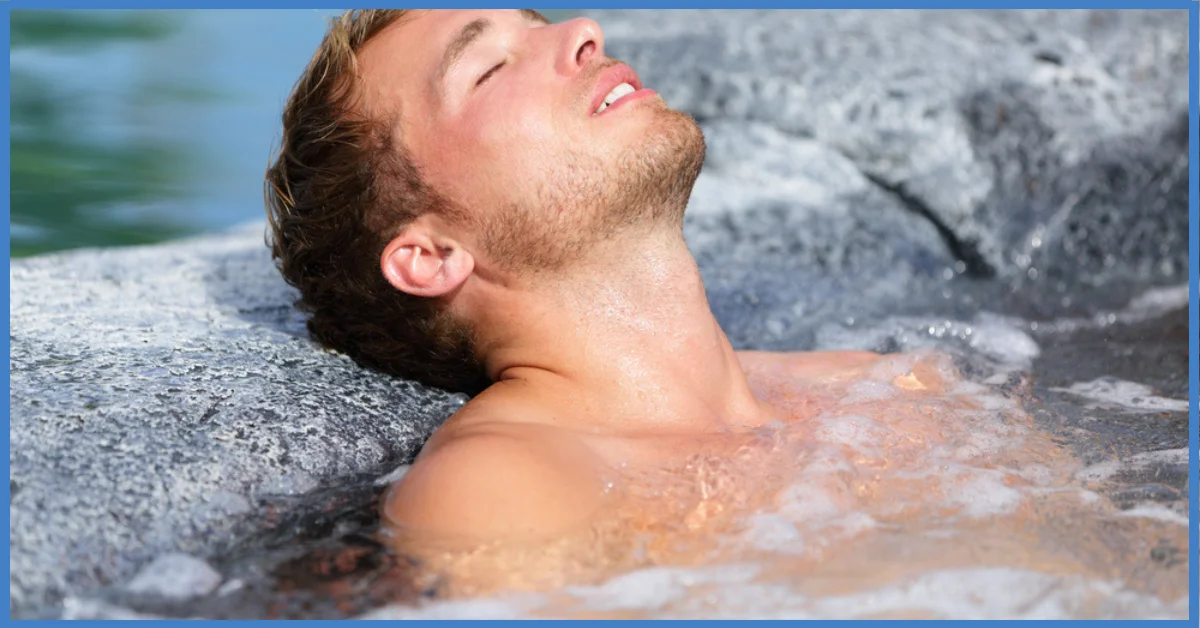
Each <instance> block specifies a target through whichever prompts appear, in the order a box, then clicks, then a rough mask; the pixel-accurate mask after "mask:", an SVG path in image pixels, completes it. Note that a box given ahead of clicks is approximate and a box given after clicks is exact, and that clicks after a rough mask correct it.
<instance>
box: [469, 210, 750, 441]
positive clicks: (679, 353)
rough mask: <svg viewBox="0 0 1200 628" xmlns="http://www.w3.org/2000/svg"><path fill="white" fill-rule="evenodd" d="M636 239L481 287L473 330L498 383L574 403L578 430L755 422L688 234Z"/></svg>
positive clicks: (609, 243) (610, 243)
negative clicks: (563, 265) (557, 267)
mask: <svg viewBox="0 0 1200 628" xmlns="http://www.w3.org/2000/svg"><path fill="white" fill-rule="evenodd" d="M640 236H641V237H638V238H636V244H635V243H634V240H635V238H633V237H627V238H618V239H614V240H610V241H606V242H604V243H601V244H599V245H598V246H596V247H595V249H594V250H592V251H590V252H589V254H588V255H587V257H586V259H583V260H581V261H580V263H578V264H575V265H573V266H572V269H570V270H568V271H556V272H555V273H554V274H553V276H552V277H551V276H548V275H549V273H547V274H544V275H538V276H530V277H525V278H523V279H521V280H517V281H508V282H505V284H504V285H500V284H498V283H485V284H484V285H482V286H480V287H479V289H478V290H477V291H476V295H475V296H476V299H474V301H475V303H476V304H477V305H480V306H482V307H476V308H473V310H474V311H475V313H476V316H475V318H476V322H477V326H476V329H477V332H478V333H479V336H480V347H481V348H482V349H483V351H484V354H485V355H486V356H487V357H486V361H485V363H486V366H487V368H488V372H489V374H490V375H491V376H492V378H493V380H494V381H496V382H497V384H496V386H497V387H506V386H507V387H509V388H514V389H515V388H520V387H524V388H525V389H526V390H534V389H536V390H538V393H537V394H538V395H539V396H540V395H556V396H560V397H561V398H562V399H563V400H568V399H569V400H570V405H569V406H568V407H573V408H578V409H579V412H578V415H577V416H572V417H562V419H561V420H562V421H563V422H564V423H574V424H576V425H575V426H576V427H586V428H597V429H614V430H622V431H625V430H636V431H653V430H655V429H663V430H671V429H693V430H694V429H703V428H717V427H723V426H728V425H731V424H738V423H745V422H750V421H755V420H756V419H757V418H759V416H760V415H761V413H762V412H763V410H762V409H761V406H760V404H759V403H758V402H757V401H756V400H755V399H754V397H753V394H752V393H751V392H750V389H749V386H748V385H747V383H746V377H745V375H744V373H743V372H742V369H741V366H740V364H739V362H738V359H737V356H736V354H735V353H734V351H733V348H732V346H730V344H729V340H728V339H727V338H726V337H725V334H724V332H723V331H721V328H720V326H719V325H718V324H717V321H716V319H715V318H714V317H713V315H712V311H711V310H710V308H709V305H708V299H707V297H706V295H705V292H704V284H703V282H702V280H701V277H700V272H699V269H698V268H697V267H696V262H695V260H694V259H693V258H692V256H691V253H690V252H689V251H688V249H687V245H686V244H685V243H684V241H683V238H682V236H681V234H680V233H679V232H678V231H676V232H674V233H662V234H651V235H650V236H649V237H646V235H645V234H644V233H643V234H640ZM485 304H486V305H485ZM581 423H586V424H587V425H580V424H581Z"/></svg>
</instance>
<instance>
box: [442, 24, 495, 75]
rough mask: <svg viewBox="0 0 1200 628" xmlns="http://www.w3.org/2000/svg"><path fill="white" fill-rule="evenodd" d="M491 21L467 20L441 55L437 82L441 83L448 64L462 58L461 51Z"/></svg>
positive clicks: (476, 37)
mask: <svg viewBox="0 0 1200 628" xmlns="http://www.w3.org/2000/svg"><path fill="white" fill-rule="evenodd" d="M491 26H492V21H491V20H487V19H484V18H479V19H477V20H471V21H470V22H467V25H466V26H463V27H462V30H460V31H458V35H456V36H455V37H454V41H452V42H450V45H449V46H447V47H446V52H445V54H443V55H442V63H441V65H439V66H438V71H437V82H438V83H441V82H442V81H443V80H445V78H446V72H447V71H448V70H449V69H450V66H452V65H454V64H455V63H458V60H459V59H461V58H462V56H463V53H464V52H466V51H467V47H468V46H470V45H471V43H472V42H474V41H475V40H476V39H479V36H480V35H482V34H483V33H484V32H485V31H487V29H488V28H491Z"/></svg>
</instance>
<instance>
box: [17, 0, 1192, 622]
mask: <svg viewBox="0 0 1200 628" xmlns="http://www.w3.org/2000/svg"><path fill="white" fill-rule="evenodd" d="M97 4H99V3H96V2H94V1H89V0H11V1H9V2H5V1H4V0H0V5H2V6H3V8H0V38H2V39H3V43H4V45H5V47H8V44H9V36H10V34H9V33H10V31H9V24H10V22H9V12H10V11H11V10H13V9H18V10H20V9H69V8H72V9H95V8H99V7H97V6H96V5H97ZM333 4H334V5H336V6H333V7H332V8H339V7H341V6H343V5H344V3H340V2H335V3H333ZM383 4H392V3H383ZM536 4H537V5H538V6H539V7H542V8H547V9H569V8H578V7H576V6H572V5H571V4H562V3H536ZM754 4H755V5H756V8H805V9H819V8H830V9H834V8H836V9H851V8H859V9H871V8H907V9H954V8H960V9H961V8H971V9H1034V8H1055V9H1096V8H1105V9H1187V10H1188V23H1189V38H1188V41H1189V67H1188V73H1189V78H1188V84H1189V94H1190V96H1189V106H1188V109H1189V129H1188V151H1189V162H1188V170H1189V183H1188V205H1189V207H1188V211H1189V234H1188V235H1189V238H1188V259H1189V301H1188V316H1189V328H1188V345H1189V351H1188V353H1189V357H1188V370H1189V376H1188V386H1189V397H1190V408H1189V423H1188V424H1189V448H1190V455H1189V469H1188V472H1189V479H1188V486H1189V491H1188V492H1189V499H1190V513H1189V519H1190V521H1189V523H1190V534H1189V547H1188V579H1189V605H1188V616H1189V619H1188V620H1187V622H1188V625H1196V623H1197V621H1198V620H1200V609H1198V608H1197V602H1198V601H1200V600H1198V598H1200V576H1198V573H1200V571H1198V565H1197V562H1198V561H1197V546H1198V545H1200V534H1198V532H1200V526H1198V518H1200V504H1198V503H1197V497H1198V488H1200V487H1198V477H1200V476H1198V471H1197V467H1198V466H1200V458H1198V456H1197V444H1198V443H1200V416H1198V408H1197V406H1198V393H1200V351H1198V339H1200V329H1198V327H1200V281H1198V280H1200V277H1198V275H1200V270H1198V264H1197V262H1198V253H1200V248H1198V240H1200V213H1198V211H1197V202H1198V197H1200V187H1198V178H1200V176H1198V169H1197V167H1198V164H1197V152H1198V151H1197V149H1198V147H1200V141H1198V126H1200V122H1198V119H1197V102H1196V96H1197V67H1198V65H1200V54H1198V48H1197V45H1198V37H1197V34H1198V31H1200V7H1198V5H1197V1H1196V0H1152V1H1149V2H1139V1H1138V0H1123V1H1116V0H1091V1H1088V0H1057V1H1053V2H1036V1H1031V0H979V1H975V2H972V1H971V0H907V1H905V0H855V1H850V2H838V1H836V0H793V1H791V2H787V1H780V0H772V1H767V2H763V1H761V0H760V1H759V2H757V3H754ZM422 6H424V7H429V8H442V7H446V8H449V7H453V6H457V5H455V4H451V3H446V2H428V3H424V4H423V5H422ZM471 6H472V7H475V8H508V7H510V6H511V5H510V4H507V3H497V2H494V1H487V2H477V3H474V4H472V5H471ZM104 8H109V9H143V8H144V9H150V8H178V9H217V8H234V9H250V8H289V9H310V8H311V9H327V8H331V5H330V4H329V3H328V2H313V1H312V0H292V1H291V2H286V3H285V2H282V1H280V0H275V1H271V0H267V1H263V0H259V2H238V1H237V0H224V1H218V2H208V3H204V4H197V3H188V2H183V1H182V0H124V1H121V0H115V1H110V2H107V3H104ZM590 8H597V9H598V8H659V9H671V8H713V9H716V8H729V9H741V8H747V7H746V6H745V5H730V4H725V3H719V2H713V1H696V0H692V1H691V2H684V1H682V0H673V1H662V0H659V1H657V2H655V1H646V2H638V3H628V2H626V3H613V2H601V3H595V4H592V5H590ZM2 72H3V76H2V78H0V91H2V92H3V94H2V101H3V102H2V105H0V106H2V107H3V111H4V119H5V120H9V121H10V120H11V118H10V115H11V112H10V98H9V97H10V91H9V90H10V68H9V66H4V68H3V70H2ZM10 124H11V122H6V123H5V124H4V125H3V130H2V131H0V133H2V138H3V141H4V145H5V147H6V149H5V150H4V151H3V153H2V156H0V159H2V160H3V165H4V169H3V170H4V174H3V182H4V187H5V189H6V190H7V191H8V192H9V193H8V194H5V195H4V199H3V207H4V214H5V215H6V216H8V217H10V219H11V216H10V194H11V190H12V186H11V182H10V174H11V170H10V166H11V164H10V153H9V150H8V147H9V139H10ZM10 225H11V223H10V221H6V222H5V227H4V229H5V231H6V232H9V231H10ZM3 247H4V249H5V252H6V253H8V252H9V250H10V238H9V237H6V238H5V239H4V244H3ZM5 257H6V259H7V257H8V256H7V255H6V256H5ZM2 281H3V284H4V287H5V290H4V300H5V303H7V304H9V305H10V307H11V299H10V296H9V275H8V274H5V275H4V277H3V279H2ZM11 331H12V330H11V322H10V324H9V332H10V333H11ZM0 342H2V343H3V345H4V348H5V350H6V351H5V352H6V353H8V352H9V350H10V347H9V335H8V334H5V335H4V337H3V339H2V340H0ZM10 368H11V365H10ZM0 385H2V386H3V389H4V391H5V393H6V396H8V394H7V393H9V380H8V379H7V378H6V379H5V380H4V381H3V384H0ZM3 412H4V422H5V423H6V424H7V423H8V422H9V408H8V407H5V408H4V411H3ZM4 440H5V442H9V434H8V432H7V431H5V433H4ZM8 464H9V463H8V461H7V460H5V462H4V465H5V467H6V468H7V467H8ZM0 490H3V492H4V494H5V495H6V496H7V495H8V491H9V488H8V487H4V488H3V489H0ZM4 520H5V522H6V523H7V522H8V520H9V513H8V512H5V514H4ZM8 551H9V550H8V548H7V547H5V548H4V550H3V552H4V554H5V555H6V556H7V555H8ZM10 603H11V600H10V601H8V602H6V605H7V604H10ZM9 612H10V616H11V607H10V608H9ZM551 623H554V622H551ZM899 623H900V624H906V623H909V622H899ZM1122 623H1124V622H1122ZM1176 623H1178V622H1168V624H1169V625H1170V624H1176ZM1156 625H1158V624H1156Z"/></svg>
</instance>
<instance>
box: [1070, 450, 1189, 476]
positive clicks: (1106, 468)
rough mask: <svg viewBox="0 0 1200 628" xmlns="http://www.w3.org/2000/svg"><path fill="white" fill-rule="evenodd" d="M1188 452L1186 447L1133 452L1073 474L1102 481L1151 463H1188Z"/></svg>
mask: <svg viewBox="0 0 1200 628" xmlns="http://www.w3.org/2000/svg"><path fill="white" fill-rule="evenodd" d="M1189 454H1190V452H1189V451H1188V449H1187V448H1186V447H1182V448H1179V449H1160V450H1158V451H1147V452H1144V453H1140V454H1135V455H1133V456H1130V457H1128V458H1125V459H1123V460H1107V461H1104V462H1100V463H1096V464H1094V465H1091V466H1088V467H1085V468H1083V469H1081V470H1080V471H1079V472H1078V473H1076V474H1075V477H1076V478H1078V479H1079V480H1083V481H1092V482H1103V481H1105V480H1107V479H1109V478H1110V477H1112V476H1113V475H1116V474H1117V473H1118V472H1120V471H1136V470H1138V469H1143V468H1146V467H1148V466H1150V465H1153V464H1181V465H1186V464H1188V456H1189Z"/></svg>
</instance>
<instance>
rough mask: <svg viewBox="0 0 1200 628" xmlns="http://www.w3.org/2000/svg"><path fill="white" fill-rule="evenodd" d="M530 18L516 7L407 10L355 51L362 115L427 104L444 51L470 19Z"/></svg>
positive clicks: (497, 20) (496, 20) (384, 113)
mask: <svg viewBox="0 0 1200 628" xmlns="http://www.w3.org/2000/svg"><path fill="white" fill-rule="evenodd" d="M532 15H537V14H532ZM530 17H531V16H530V14H529V13H526V12H522V11H517V10H491V11H488V10H463V11H455V10H441V11H437V10H418V11H412V12H410V13H408V14H406V15H405V16H404V17H402V18H401V19H399V20H397V21H396V22H395V23H394V24H391V25H389V26H388V27H387V28H385V29H383V30H382V31H380V32H379V33H378V34H376V35H375V36H374V37H372V38H371V39H370V40H369V41H368V42H367V43H366V44H364V45H363V47H362V48H361V49H360V50H359V51H358V54H357V57H358V80H359V88H360V89H361V90H362V91H361V94H362V103H363V107H364V108H365V109H366V112H365V113H366V114H367V115H376V114H380V115H387V114H389V113H391V112H392V111H393V110H394V109H395V108H396V107H397V106H398V105H400V104H401V103H405V104H413V105H418V106H420V105H419V104H418V103H423V104H427V105H428V104H430V103H429V100H430V99H431V98H432V97H433V94H434V93H435V85H434V81H435V75H436V74H437V69H438V67H439V66H440V65H441V62H442V58H443V55H444V53H445V51H446V49H447V48H448V47H449V46H450V45H451V43H452V42H453V41H454V39H455V37H456V36H457V35H458V33H459V31H460V30H462V28H463V27H464V26H466V25H467V24H469V23H471V22H472V21H474V20H477V19H486V20H490V21H493V22H504V21H510V20H526V19H530Z"/></svg>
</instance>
